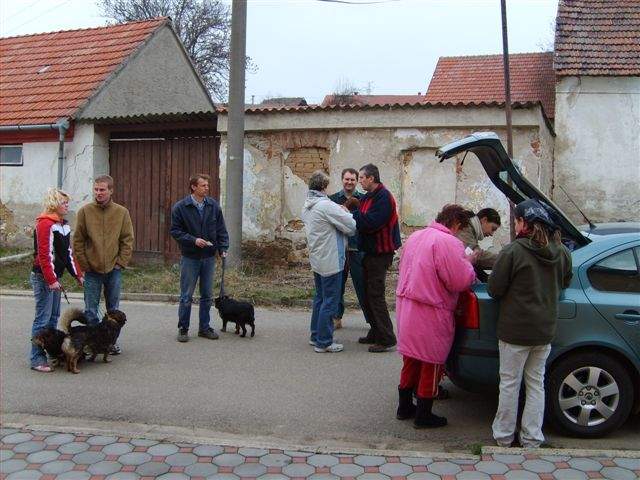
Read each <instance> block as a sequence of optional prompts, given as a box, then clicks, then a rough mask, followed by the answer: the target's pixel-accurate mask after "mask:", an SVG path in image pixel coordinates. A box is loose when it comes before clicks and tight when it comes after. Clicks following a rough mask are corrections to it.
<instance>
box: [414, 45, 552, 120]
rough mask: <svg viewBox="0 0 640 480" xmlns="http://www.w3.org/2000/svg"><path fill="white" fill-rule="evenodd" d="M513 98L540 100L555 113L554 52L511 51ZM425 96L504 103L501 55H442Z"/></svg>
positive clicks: (432, 99) (438, 100) (446, 100)
mask: <svg viewBox="0 0 640 480" xmlns="http://www.w3.org/2000/svg"><path fill="white" fill-rule="evenodd" d="M509 70H510V78H511V101H512V103H514V104H523V103H531V102H540V103H542V107H543V109H544V112H545V114H546V115H547V116H548V117H549V118H553V116H554V107H555V73H554V71H553V52H540V53H513V54H510V55H509ZM425 100H426V101H427V102H430V103H442V104H445V105H480V104H498V105H504V67H503V65H502V55H479V56H468V57H440V59H439V60H438V64H437V65H436V70H435V72H434V73H433V77H432V78H431V83H430V84H429V89H428V90H427V95H426V97H425Z"/></svg>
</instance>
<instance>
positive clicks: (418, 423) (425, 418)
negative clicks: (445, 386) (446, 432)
mask: <svg viewBox="0 0 640 480" xmlns="http://www.w3.org/2000/svg"><path fill="white" fill-rule="evenodd" d="M432 407H433V398H420V397H418V407H417V408H416V419H415V420H414V421H413V428H438V427H444V426H445V425H446V424H447V419H446V418H444V417H439V416H438V415H434V414H433V413H431V408H432Z"/></svg>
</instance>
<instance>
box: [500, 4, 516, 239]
mask: <svg viewBox="0 0 640 480" xmlns="http://www.w3.org/2000/svg"><path fill="white" fill-rule="evenodd" d="M500 10H501V12H502V64H503V66H504V113H505V116H506V120H507V153H508V154H509V158H511V159H512V160H513V125H512V121H511V76H510V75H509V36H508V34H507V0H500ZM508 183H509V185H511V179H510V178H509V181H508ZM513 212H514V209H513V204H512V203H511V202H509V231H510V233H511V240H513V239H515V238H516V230H515V218H514V214H513Z"/></svg>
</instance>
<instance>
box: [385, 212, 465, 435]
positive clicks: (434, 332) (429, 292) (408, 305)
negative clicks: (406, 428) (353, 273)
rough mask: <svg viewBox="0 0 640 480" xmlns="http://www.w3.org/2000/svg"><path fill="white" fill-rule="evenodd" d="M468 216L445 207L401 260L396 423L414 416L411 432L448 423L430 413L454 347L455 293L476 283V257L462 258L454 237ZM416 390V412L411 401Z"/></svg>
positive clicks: (408, 243) (407, 246)
mask: <svg viewBox="0 0 640 480" xmlns="http://www.w3.org/2000/svg"><path fill="white" fill-rule="evenodd" d="M471 216H472V212H470V211H468V210H465V209H464V208H463V207H461V206H460V205H446V206H445V207H444V208H443V209H442V211H441V212H440V213H439V214H438V216H437V217H436V221H435V222H432V223H431V225H429V226H428V227H427V228H425V229H422V230H419V231H417V232H415V233H413V234H412V235H411V236H410V237H409V238H408V239H407V241H406V243H405V245H404V248H403V251H402V256H401V258H400V278H399V279H398V287H397V289H396V318H397V324H398V352H400V354H402V358H403V361H404V364H403V367H402V372H401V373H400V385H399V386H398V392H399V397H400V401H399V405H398V411H397V415H396V417H397V418H398V419H400V420H405V419H407V418H412V417H414V416H415V420H414V427H415V428H433V427H442V426H444V425H446V424H447V419H446V418H444V417H439V416H437V415H434V414H433V413H431V408H432V406H433V399H434V397H435V396H436V395H437V394H438V384H439V383H440V379H441V377H442V373H443V371H444V363H445V361H446V359H447V356H448V355H449V350H451V345H452V343H453V337H454V334H455V320H454V318H453V311H454V310H455V308H456V304H457V302H458V293H459V292H462V291H464V290H466V289H468V288H469V287H470V286H471V284H473V282H474V280H475V278H476V276H475V273H474V270H473V266H472V263H473V262H474V261H475V257H476V256H477V254H471V255H466V254H465V250H464V246H463V244H462V242H461V241H460V240H458V239H457V238H456V237H455V234H456V233H457V231H458V230H460V229H462V228H465V227H466V226H467V225H468V224H469V219H470V217H471ZM414 390H415V391H416V396H417V399H418V404H417V407H415V406H414V405H413V401H412V394H413V391H414Z"/></svg>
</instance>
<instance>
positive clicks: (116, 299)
mask: <svg viewBox="0 0 640 480" xmlns="http://www.w3.org/2000/svg"><path fill="white" fill-rule="evenodd" d="M121 286H122V270H120V269H118V268H114V269H113V270H111V271H110V272H109V273H95V272H86V273H85V274H84V313H85V315H86V316H87V320H88V321H89V324H90V325H94V324H96V323H98V322H99V321H100V320H101V318H99V317H98V305H99V304H100V296H101V295H102V287H104V299H105V303H106V307H107V311H109V310H117V309H118V308H119V307H120V287H121Z"/></svg>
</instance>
